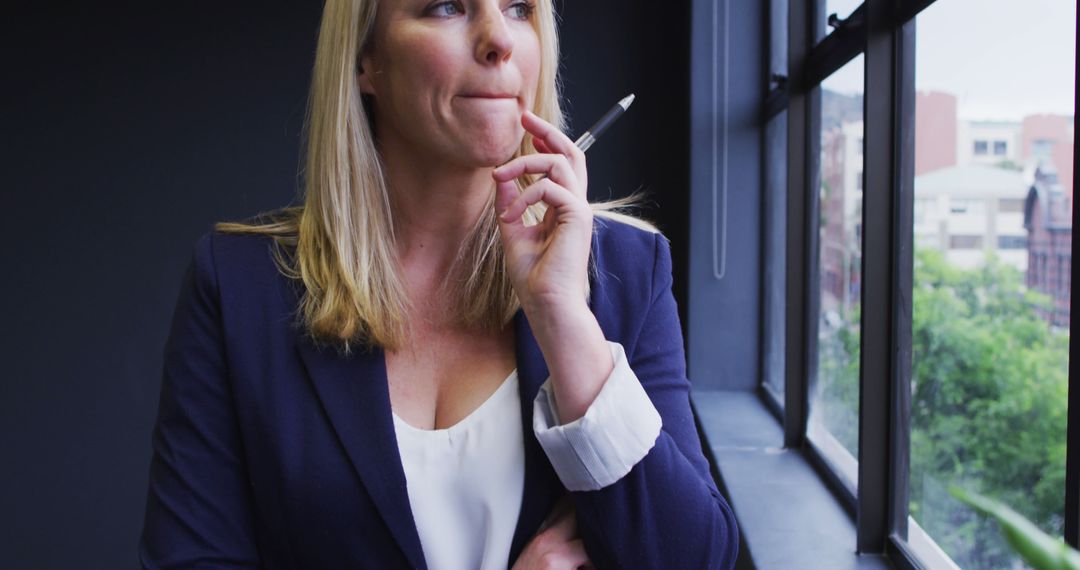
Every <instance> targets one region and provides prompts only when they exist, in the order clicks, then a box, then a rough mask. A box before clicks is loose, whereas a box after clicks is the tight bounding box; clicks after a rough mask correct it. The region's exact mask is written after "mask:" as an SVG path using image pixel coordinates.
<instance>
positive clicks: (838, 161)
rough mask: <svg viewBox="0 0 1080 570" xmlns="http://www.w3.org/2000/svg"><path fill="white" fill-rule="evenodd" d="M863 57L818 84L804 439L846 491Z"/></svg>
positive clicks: (855, 387)
mask: <svg viewBox="0 0 1080 570" xmlns="http://www.w3.org/2000/svg"><path fill="white" fill-rule="evenodd" d="M862 70H863V58H862V56H859V57H856V58H855V59H853V60H851V61H850V62H849V63H848V64H847V65H845V66H844V67H842V68H841V69H840V70H838V71H837V72H836V73H834V74H833V75H831V76H830V77H829V78H828V79H826V80H825V81H824V82H822V84H821V109H822V111H821V132H820V133H819V136H820V140H821V143H820V145H821V153H820V165H821V166H820V173H821V174H820V176H821V187H820V196H819V202H818V211H819V216H818V219H819V227H818V232H819V233H818V274H819V276H820V285H819V287H820V288H819V291H820V294H819V300H818V303H819V311H818V312H819V317H818V332H817V343H818V350H817V363H818V364H817V378H816V380H815V379H811V381H812V382H814V384H813V389H812V391H811V396H810V397H811V405H810V425H809V436H810V438H811V440H812V441H813V442H814V443H815V444H816V445H817V446H818V447H819V448H820V449H821V450H822V451H823V454H824V455H825V459H826V460H827V461H830V462H832V463H833V464H834V466H835V467H836V468H837V469H838V471H839V472H840V473H841V477H842V479H843V480H844V483H845V484H847V485H848V486H849V487H850V488H852V489H853V490H854V487H855V481H856V479H857V475H856V473H855V462H856V461H857V459H858V453H859V360H858V351H857V350H856V346H857V345H858V343H859V315H860V310H859V308H860V307H859V305H860V299H861V295H860V293H861V291H860V288H859V287H860V284H861V282H862V279H861V268H862V240H861V235H860V233H861V232H860V227H861V223H862V177H863V176H862V174H863V156H862V152H858V153H857V152H855V150H854V149H856V148H859V149H861V147H862V138H863V137H862V130H863V114H862V109H863V94H862V92H863V71H862Z"/></svg>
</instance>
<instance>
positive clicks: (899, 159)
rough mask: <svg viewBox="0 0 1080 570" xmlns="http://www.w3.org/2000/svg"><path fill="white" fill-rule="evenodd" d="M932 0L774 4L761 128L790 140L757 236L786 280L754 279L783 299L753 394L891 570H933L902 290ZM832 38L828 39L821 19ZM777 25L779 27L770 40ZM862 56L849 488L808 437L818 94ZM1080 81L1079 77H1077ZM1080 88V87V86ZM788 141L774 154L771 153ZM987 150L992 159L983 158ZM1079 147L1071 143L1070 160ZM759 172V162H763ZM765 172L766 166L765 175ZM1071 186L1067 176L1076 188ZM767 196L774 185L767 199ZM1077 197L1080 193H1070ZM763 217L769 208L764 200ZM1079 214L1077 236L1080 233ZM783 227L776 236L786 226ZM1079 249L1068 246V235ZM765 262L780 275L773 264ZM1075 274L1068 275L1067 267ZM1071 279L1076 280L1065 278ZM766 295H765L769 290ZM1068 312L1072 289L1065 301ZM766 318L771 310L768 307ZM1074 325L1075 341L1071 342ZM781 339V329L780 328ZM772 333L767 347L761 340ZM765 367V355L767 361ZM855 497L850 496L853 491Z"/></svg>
mask: <svg viewBox="0 0 1080 570" xmlns="http://www.w3.org/2000/svg"><path fill="white" fill-rule="evenodd" d="M935 1H944V2H947V1H949V0H865V1H864V2H863V3H862V4H861V5H860V6H859V7H858V8H856V9H855V10H854V11H853V12H852V13H851V14H850V15H849V16H848V17H847V18H845V19H842V20H841V19H838V18H836V17H835V15H828V14H825V13H824V9H825V0H806V1H802V2H801V1H799V0H790V2H775V1H774V2H773V3H772V4H771V5H773V6H777V5H779V6H784V5H785V4H786V8H787V18H786V19H784V18H779V19H778V18H771V19H770V24H769V26H770V33H769V37H770V38H769V40H768V41H766V42H765V43H766V45H772V44H773V43H774V42H772V41H771V38H772V36H773V35H774V34H776V33H782V34H783V36H784V37H786V38H787V46H786V48H787V51H786V54H785V55H786V58H776V57H770V58H769V59H770V60H771V61H773V62H775V61H777V60H778V59H779V60H780V61H782V62H783V63H785V64H786V69H782V70H781V69H777V68H776V66H775V65H772V66H771V67H770V70H769V71H770V73H769V77H770V81H769V88H768V92H767V96H766V99H765V101H764V102H763V114H762V120H761V125H762V129H765V127H766V126H767V125H768V124H769V123H770V122H771V121H773V120H775V119H777V118H778V117H779V116H780V115H781V114H784V115H785V118H786V124H787V138H786V140H784V141H780V142H773V143H769V142H768V140H767V139H766V149H765V156H779V157H783V160H784V161H785V162H786V165H787V167H786V173H785V174H786V182H785V184H786V190H787V192H786V196H784V199H778V200H775V201H773V202H771V203H772V204H773V207H781V208H783V210H784V216H785V219H784V223H783V224H777V223H775V221H774V222H772V223H770V221H769V220H770V216H771V214H770V213H769V212H767V211H766V212H765V213H764V214H763V222H764V223H763V227H764V230H763V233H764V235H765V237H766V239H769V238H770V237H771V238H773V239H774V240H775V239H780V240H781V242H782V243H783V245H784V247H783V251H782V252H781V253H782V255H783V263H782V265H783V267H784V275H783V277H782V278H780V279H774V280H772V281H763V285H764V286H765V287H766V288H768V287H770V286H773V287H780V288H782V290H783V297H782V298H783V303H784V308H783V311H784V318H783V326H782V327H772V328H771V329H770V330H763V331H762V337H763V343H762V346H763V347H768V346H774V347H778V348H776V349H775V350H780V351H782V355H783V392H782V393H778V392H777V391H776V390H775V387H774V386H772V385H770V384H769V382H767V381H764V379H763V381H762V382H761V383H760V384H759V394H760V396H761V399H762V400H763V402H764V403H765V404H766V407H767V408H769V409H770V410H771V411H772V412H773V413H774V415H775V416H776V417H777V419H778V421H780V423H781V424H782V426H783V430H784V445H785V446H787V447H790V448H799V449H802V450H805V452H806V454H807V456H808V457H809V458H810V460H811V463H812V464H813V465H814V466H815V468H817V470H818V473H819V475H820V476H821V477H822V479H823V480H824V481H825V483H826V484H827V485H828V486H829V488H830V489H831V490H832V491H833V493H834V494H835V495H836V497H837V498H838V499H839V501H840V502H841V504H842V505H843V506H844V507H845V508H846V509H847V510H848V512H849V514H850V515H851V516H852V519H853V521H854V523H855V525H856V540H857V544H856V545H855V546H856V550H857V552H859V553H879V554H885V555H886V556H888V558H889V559H890V560H891V561H892V562H893V563H894V564H895V565H896V566H897V567H900V568H921V567H934V566H935V565H936V564H934V562H935V561H934V560H933V559H932V555H930V556H931V558H930V559H928V558H927V554H926V551H925V549H920V548H918V547H916V546H913V544H912V542H911V541H910V540H909V539H910V536H909V525H908V478H909V466H910V457H909V453H910V442H909V438H910V428H911V422H910V417H911V415H910V393H911V391H910V386H911V384H910V383H911V368H912V355H911V315H912V305H911V291H912V279H913V275H912V273H913V245H914V235H913V233H914V218H913V216H914V172H915V169H914V159H915V155H914V140H915V109H914V105H915V61H914V58H915V20H916V16H917V15H918V14H919V13H920V12H922V11H923V10H924V9H926V8H927V7H929V6H930V5H931V4H933V3H934V2H935ZM827 21H828V22H829V25H830V26H832V30H831V31H829V32H828V33H826V31H827V30H826V22H827ZM778 22H783V23H786V26H787V28H786V29H784V30H779V31H778V30H777V29H776V26H777V23H778ZM860 54H862V55H863V56H864V59H863V61H864V88H865V90H864V110H863V121H864V134H863V137H864V148H863V157H864V158H863V160H864V164H863V177H864V178H863V181H864V183H863V188H864V191H863V201H864V203H863V216H864V217H863V220H862V226H863V227H865V228H873V229H874V230H873V231H865V232H863V236H862V240H863V244H862V250H863V253H864V254H863V257H862V260H863V261H862V263H863V274H862V275H863V276H862V279H863V282H862V301H861V302H862V305H863V307H864V309H863V311H862V323H861V329H860V331H861V334H860V336H861V338H860V343H861V351H860V357H861V362H860V372H859V387H860V389H859V393H860V396H859V398H860V405H859V411H858V414H859V427H858V429H859V456H858V481H857V485H856V486H855V488H853V487H852V485H850V484H846V483H845V482H844V478H843V477H842V476H840V475H839V474H838V473H837V471H836V470H835V469H834V468H833V467H832V466H833V465H834V464H835V462H834V461H832V460H830V458H829V456H828V454H827V452H823V450H821V449H820V448H818V446H816V445H814V443H813V442H811V441H810V440H809V438H808V437H807V430H808V423H809V398H810V387H811V386H812V383H813V379H814V377H815V375H816V373H817V318H818V312H819V300H818V295H819V294H820V290H819V289H820V283H819V280H818V270H819V269H818V267H817V265H818V251H817V249H818V238H817V233H818V232H817V223H816V221H817V219H818V216H819V210H818V207H819V205H818V191H819V189H818V187H819V185H820V165H819V164H818V162H819V161H818V159H817V157H818V155H819V153H820V134H819V133H820V125H821V95H820V85H821V83H822V82H823V81H824V80H825V79H826V78H827V77H829V76H830V75H831V74H832V73H834V72H835V71H836V70H838V69H840V68H841V67H842V66H843V65H845V64H846V63H848V62H849V61H851V60H852V59H854V58H856V57H857V56H858V55H860ZM1077 79H1078V83H1077V85H1080V76H1078V78H1077ZM1078 91H1080V90H1078ZM1074 137H1076V141H1080V137H1077V134H1076V132H1075V131H1074ZM779 144H783V148H778V147H775V148H774V147H773V146H770V145H779ZM988 150H989V149H988ZM1078 156H1080V144H1076V142H1075V141H1074V157H1073V160H1074V164H1076V163H1077V161H1078V158H1077V157H1078ZM767 162H768V161H767ZM765 168H768V165H766V166H765ZM1077 186H1080V185H1078V184H1077V181H1076V180H1075V179H1074V188H1075V187H1077ZM770 191H771V189H770ZM1074 195H1075V190H1074ZM765 205H766V209H768V206H769V203H766V204H765ZM1078 219H1080V218H1078V212H1077V209H1075V208H1074V209H1073V227H1074V228H1077V229H1080V224H1078V221H1077V220H1078ZM781 226H782V227H781ZM1072 240H1073V241H1072V247H1073V250H1074V251H1076V250H1077V247H1076V243H1077V237H1076V235H1075V233H1074V234H1073V237H1072ZM776 251H777V250H775V249H768V250H766V251H765V253H766V259H764V260H763V262H762V263H763V266H775V265H776V261H775V260H771V259H769V258H768V255H769V252H774V253H775V252H776ZM1069 269H1070V271H1071V267H1070V268H1069ZM1070 281H1071V280H1070ZM764 295H766V296H767V295H768V292H766V293H765V294H764ZM1070 295H1071V299H1072V303H1073V304H1075V303H1076V301H1077V297H1076V295H1077V294H1076V291H1075V290H1073V291H1071V292H1070ZM766 311H767V309H766ZM1073 324H1074V321H1070V338H1075V333H1076V330H1075V327H1074V326H1073ZM777 329H780V330H777ZM771 336H778V337H779V339H780V340H779V341H778V342H775V343H772V344H770V343H768V342H764V341H766V340H767V339H769V338H770V337H771ZM1076 352H1077V351H1076V349H1075V348H1074V345H1072V344H1070V358H1069V391H1068V392H1069V396H1068V398H1069V403H1068V428H1067V452H1066V489H1065V493H1064V495H1065V540H1066V542H1067V543H1068V544H1070V545H1071V546H1073V547H1074V548H1075V547H1077V546H1078V541H1080V536H1078V534H1080V368H1078V366H1080V358H1077V355H1076ZM770 358H772V359H774V360H773V361H775V354H771V353H770V350H768V349H767V348H766V349H765V350H763V351H762V359H763V362H764V361H765V360H767V359H770ZM856 489H857V491H856Z"/></svg>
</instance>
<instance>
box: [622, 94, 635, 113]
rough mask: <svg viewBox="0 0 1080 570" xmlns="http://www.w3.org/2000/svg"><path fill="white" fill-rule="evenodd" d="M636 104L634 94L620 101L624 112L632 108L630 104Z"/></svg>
mask: <svg viewBox="0 0 1080 570" xmlns="http://www.w3.org/2000/svg"><path fill="white" fill-rule="evenodd" d="M633 102H634V94H633V93H631V94H629V95H627V96H626V97H623V100H622V101H619V106H620V107H622V108H623V111H625V110H627V109H629V108H630V104H631V103H633Z"/></svg>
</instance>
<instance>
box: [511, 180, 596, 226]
mask: <svg viewBox="0 0 1080 570" xmlns="http://www.w3.org/2000/svg"><path fill="white" fill-rule="evenodd" d="M504 184H512V183H511V182H500V183H499V186H500V187H502V185H504ZM499 192H504V191H503V190H499ZM540 201H543V202H544V203H545V204H547V205H548V207H549V208H558V209H560V210H573V209H575V208H577V207H582V208H583V207H584V203H582V202H581V200H579V199H578V197H577V196H574V195H573V194H572V193H571V192H570V191H569V190H567V189H566V188H563V187H562V186H559V185H558V184H556V183H555V182H554V181H553V180H552V179H550V178H545V179H543V180H540V181H538V182H536V183H535V184H533V185H532V186H529V187H528V188H526V189H525V191H524V192H522V193H521V194H520V195H519V196H517V197H516V198H514V199H513V201H511V202H510V204H509V205H508V206H507V207H506V208H505V209H504V211H503V212H502V213H501V214H500V216H499V217H500V218H501V219H502V221H503V222H504V223H513V222H519V221H520V220H521V216H522V214H524V213H525V209H526V208H528V207H529V206H532V205H533V204H535V203H537V202H540Z"/></svg>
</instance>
